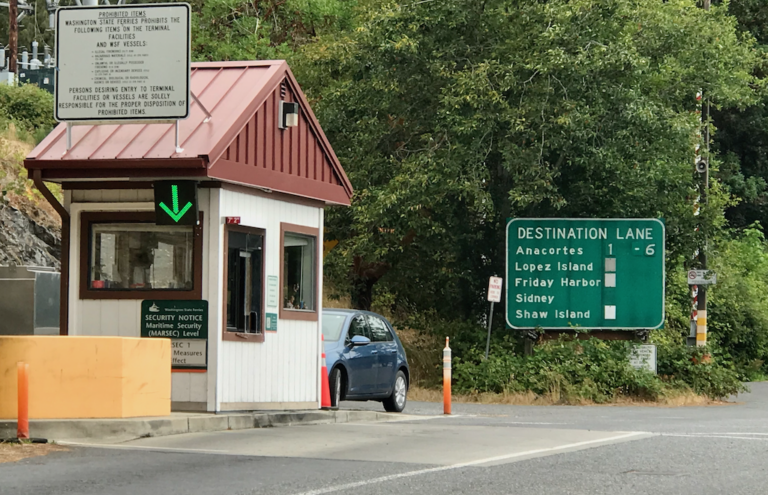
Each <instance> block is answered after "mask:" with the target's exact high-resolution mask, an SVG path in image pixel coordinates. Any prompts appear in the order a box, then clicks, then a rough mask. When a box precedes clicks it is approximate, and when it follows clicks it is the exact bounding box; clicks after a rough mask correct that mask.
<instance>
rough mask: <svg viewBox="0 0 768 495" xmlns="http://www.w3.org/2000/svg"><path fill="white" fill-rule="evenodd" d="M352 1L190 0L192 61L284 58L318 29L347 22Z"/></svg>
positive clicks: (338, 27) (342, 25)
mask: <svg viewBox="0 0 768 495" xmlns="http://www.w3.org/2000/svg"><path fill="white" fill-rule="evenodd" d="M354 5H355V3H354V2H345V1H342V0H262V1H256V2H253V1H246V0H206V1H202V0H197V1H195V2H192V6H193V15H192V38H193V43H192V50H193V54H194V55H193V56H194V58H195V59H196V60H259V59H266V60H269V59H280V58H289V57H290V56H291V54H292V53H293V49H294V48H296V47H298V46H300V45H301V44H303V43H306V42H307V41H309V40H310V39H312V38H314V37H315V36H317V35H318V34H320V33H323V32H326V31H335V30H338V29H341V28H343V27H346V26H348V24H349V22H350V19H351V9H352V7H353V6H354Z"/></svg>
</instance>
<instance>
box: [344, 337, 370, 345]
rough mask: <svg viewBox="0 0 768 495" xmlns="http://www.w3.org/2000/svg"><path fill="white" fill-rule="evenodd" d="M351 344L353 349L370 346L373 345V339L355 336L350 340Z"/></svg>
mask: <svg viewBox="0 0 768 495" xmlns="http://www.w3.org/2000/svg"><path fill="white" fill-rule="evenodd" d="M349 343H350V344H351V345H352V347H357V346H361V345H368V344H370V343H371V339H369V338H368V337H363V336H362V335H355V336H354V337H352V338H351V339H349Z"/></svg>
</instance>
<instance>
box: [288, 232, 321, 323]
mask: <svg viewBox="0 0 768 495" xmlns="http://www.w3.org/2000/svg"><path fill="white" fill-rule="evenodd" d="M280 230H281V232H280V234H281V235H280V237H281V239H280V244H281V245H280V250H281V252H280V257H281V263H280V269H281V277H280V278H281V284H280V292H281V294H280V300H281V302H282V305H281V309H280V317H281V318H286V319H295V320H311V321H316V320H317V282H318V281H317V271H318V266H317V263H318V259H317V237H318V234H319V231H318V229H314V228H311V227H303V226H300V225H291V224H285V223H284V224H281V225H280Z"/></svg>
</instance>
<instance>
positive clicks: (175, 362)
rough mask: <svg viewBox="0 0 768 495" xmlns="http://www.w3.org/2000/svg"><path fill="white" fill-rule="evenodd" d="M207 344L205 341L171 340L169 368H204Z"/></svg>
mask: <svg viewBox="0 0 768 495" xmlns="http://www.w3.org/2000/svg"><path fill="white" fill-rule="evenodd" d="M207 343H208V341H207V340H205V339H186V340H185V339H178V340H177V339H173V340H172V341H171V351H173V353H172V355H171V366H206V365H207V359H206V358H207V356H206V352H207V347H206V345H207Z"/></svg>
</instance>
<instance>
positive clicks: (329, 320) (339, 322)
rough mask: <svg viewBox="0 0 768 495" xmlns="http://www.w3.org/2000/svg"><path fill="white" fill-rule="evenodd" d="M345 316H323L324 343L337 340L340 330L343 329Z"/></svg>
mask: <svg viewBox="0 0 768 495" xmlns="http://www.w3.org/2000/svg"><path fill="white" fill-rule="evenodd" d="M346 318H347V316H346V315H330V314H324V315H323V338H324V339H325V341H326V342H335V341H337V340H339V336H340V335H341V329H342V328H343V327H344V320H345V319H346Z"/></svg>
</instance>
